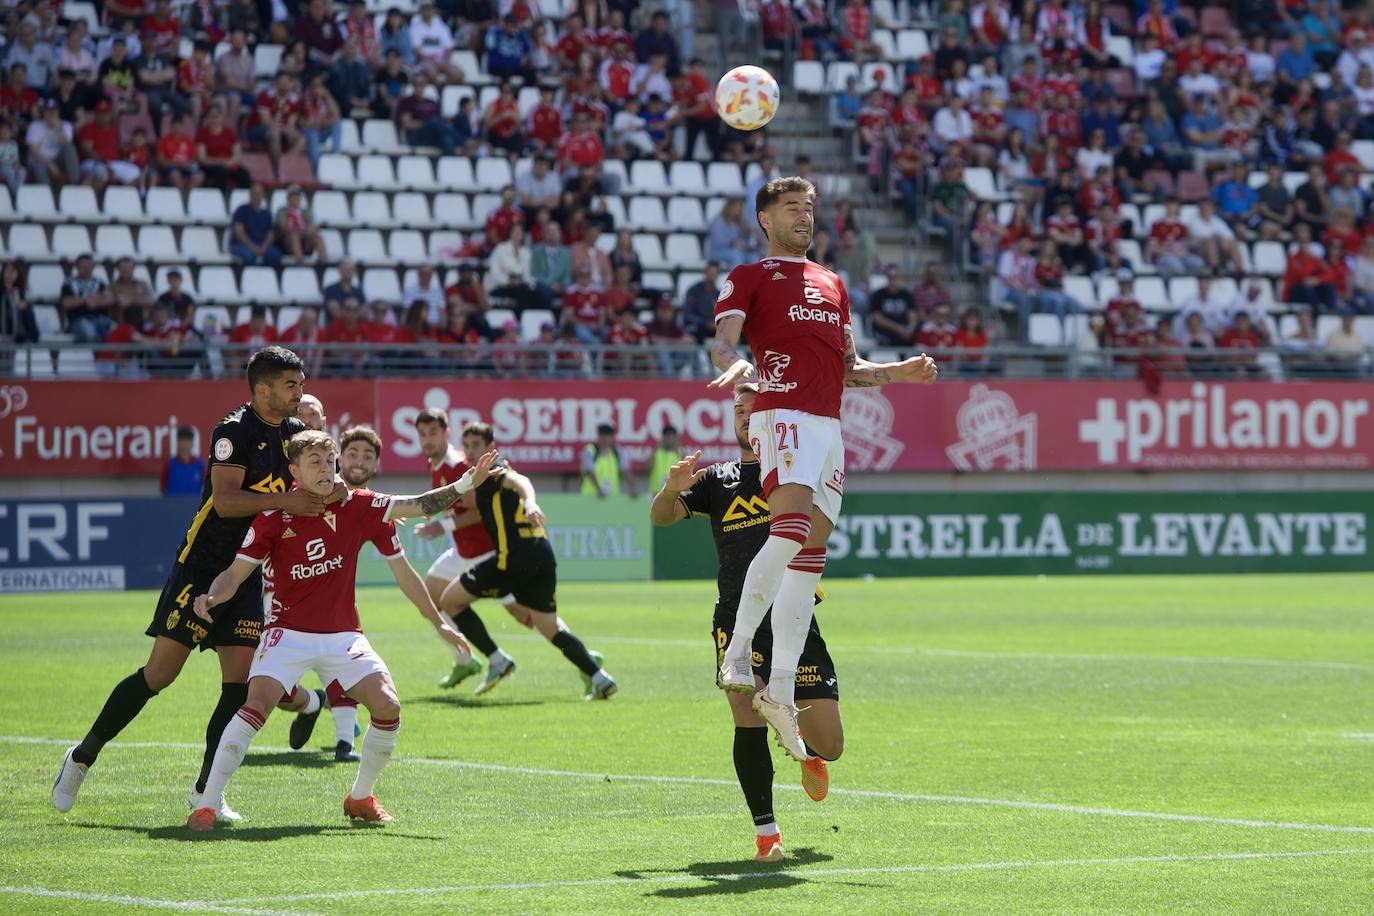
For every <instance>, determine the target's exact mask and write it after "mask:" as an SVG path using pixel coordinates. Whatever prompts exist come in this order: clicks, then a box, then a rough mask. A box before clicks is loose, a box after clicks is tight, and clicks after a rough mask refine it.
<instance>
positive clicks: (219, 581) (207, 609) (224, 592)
mask: <svg viewBox="0 0 1374 916" xmlns="http://www.w3.org/2000/svg"><path fill="white" fill-rule="evenodd" d="M260 565H261V564H259V563H257V562H255V561H253V560H246V559H236V560H235V561H234V562H233V563H231V564H229V568H228V569H226V570H225V571H224V572H222V573H220V574H219V575H218V576H215V581H213V582H211V583H210V590H209V591H208V592H206V593H205V594H203V595H197V596H196V600H195V603H194V604H193V605H192V610H194V611H195V612H196V616H197V617H199V618H200V619H201V620H204V621H207V622H212V621H213V620H214V615H213V614H212V613H211V609H212V608H214V607H215V606H217V605H220V604H223V603H224V602H226V601H228V600H229V599H231V598H233V597H234V595H236V594H237V593H238V590H239V586H240V585H242V584H243V583H244V582H245V581H247V579H248V577H249V576H251V575H252V574H253V570H255V569H257V568H258V566H260Z"/></svg>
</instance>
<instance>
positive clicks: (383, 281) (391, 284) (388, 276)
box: [363, 267, 401, 305]
mask: <svg viewBox="0 0 1374 916" xmlns="http://www.w3.org/2000/svg"><path fill="white" fill-rule="evenodd" d="M363 296H364V297H366V299H367V301H368V302H374V301H376V300H378V299H380V300H381V301H383V302H390V303H392V304H393V305H394V304H399V303H400V301H401V284H400V281H399V280H397V279H396V271H394V270H390V269H386V268H379V267H373V268H370V269H368V270H365V271H363Z"/></svg>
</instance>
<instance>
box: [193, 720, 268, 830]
mask: <svg viewBox="0 0 1374 916" xmlns="http://www.w3.org/2000/svg"><path fill="white" fill-rule="evenodd" d="M264 722H266V720H265V719H264V718H263V717H262V713H260V712H258V711H257V710H256V709H249V708H248V707H247V706H244V707H242V708H241V709H240V710H239V711H238V713H237V714H236V715H235V716H234V718H232V719H230V720H229V724H228V725H226V726H224V734H223V735H221V736H220V739H219V747H217V748H216V749H215V762H214V763H213V764H211V765H210V778H209V779H207V780H205V792H204V793H202V794H201V804H202V805H203V806H204V807H206V808H218V807H219V802H220V799H222V798H224V787H225V786H227V785H228V784H229V778H230V777H231V776H233V775H234V771H235V770H237V769H238V768H239V764H241V763H243V755H244V754H247V753H248V745H250V744H252V743H253V737H254V736H255V735H257V733H258V729H260V728H262V726H263V723H264Z"/></svg>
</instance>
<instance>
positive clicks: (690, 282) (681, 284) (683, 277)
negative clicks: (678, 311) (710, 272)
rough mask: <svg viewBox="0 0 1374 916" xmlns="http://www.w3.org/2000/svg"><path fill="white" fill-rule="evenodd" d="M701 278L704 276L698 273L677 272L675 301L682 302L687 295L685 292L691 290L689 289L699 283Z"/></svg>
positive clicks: (689, 271)
mask: <svg viewBox="0 0 1374 916" xmlns="http://www.w3.org/2000/svg"><path fill="white" fill-rule="evenodd" d="M703 276H705V275H704V274H702V273H701V272H700V271H691V270H681V271H678V275H677V301H678V302H679V303H681V302H682V300H683V298H684V297H685V296H686V295H687V290H689V289H691V288H692V287H693V286H695V285H696V284H697V283H698V282H700V281H701V279H702V277H703Z"/></svg>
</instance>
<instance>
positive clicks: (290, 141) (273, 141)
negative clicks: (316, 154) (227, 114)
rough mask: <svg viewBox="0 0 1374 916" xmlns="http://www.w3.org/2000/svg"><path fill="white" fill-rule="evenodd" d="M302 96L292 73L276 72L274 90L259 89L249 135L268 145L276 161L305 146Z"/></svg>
mask: <svg viewBox="0 0 1374 916" xmlns="http://www.w3.org/2000/svg"><path fill="white" fill-rule="evenodd" d="M300 121H301V97H300V93H299V92H298V91H297V90H296V80H295V77H293V76H292V75H291V74H290V73H286V72H284V71H283V72H279V73H277V80H276V83H275V85H274V87H273V91H268V90H266V89H264V90H263V91H262V92H259V93H258V99H257V101H256V102H255V103H254V107H253V115H252V117H251V118H249V121H248V123H249V125H250V126H249V128H248V139H249V140H250V141H251V142H253V143H263V144H266V145H267V152H268V154H269V155H271V157H272V161H273V162H279V161H281V156H282V154H283V153H291V154H293V155H295V154H298V153H300V152H302V151H303V150H304V149H305V135H304V134H302V133H301V130H300Z"/></svg>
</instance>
